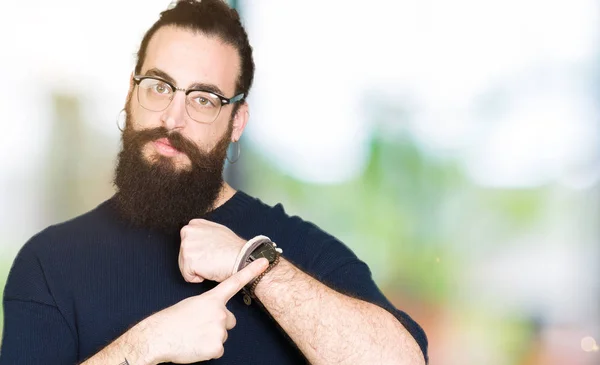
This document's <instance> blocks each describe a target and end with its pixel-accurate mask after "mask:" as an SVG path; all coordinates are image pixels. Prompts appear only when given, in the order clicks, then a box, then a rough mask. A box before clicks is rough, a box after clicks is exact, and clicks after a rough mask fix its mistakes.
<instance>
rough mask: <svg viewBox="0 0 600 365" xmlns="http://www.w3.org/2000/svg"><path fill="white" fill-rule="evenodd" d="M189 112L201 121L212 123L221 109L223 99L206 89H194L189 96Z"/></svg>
mask: <svg viewBox="0 0 600 365" xmlns="http://www.w3.org/2000/svg"><path fill="white" fill-rule="evenodd" d="M186 107H187V111H188V114H189V115H190V117H191V118H192V119H194V120H195V121H198V122H201V123H212V121H214V120H215V119H216V118H217V115H219V111H220V110H221V99H219V97H217V96H216V95H215V94H211V93H209V92H206V91H193V92H191V93H190V94H189V95H188V97H187V103H186Z"/></svg>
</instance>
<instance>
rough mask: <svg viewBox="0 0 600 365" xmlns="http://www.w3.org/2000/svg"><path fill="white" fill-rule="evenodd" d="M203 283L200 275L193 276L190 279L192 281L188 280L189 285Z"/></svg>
mask: <svg viewBox="0 0 600 365" xmlns="http://www.w3.org/2000/svg"><path fill="white" fill-rule="evenodd" d="M203 281H204V278H203V277H202V276H200V275H194V277H193V278H192V280H190V281H189V282H190V283H201V282H203Z"/></svg>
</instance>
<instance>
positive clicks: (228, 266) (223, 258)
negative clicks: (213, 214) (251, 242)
mask: <svg viewBox="0 0 600 365" xmlns="http://www.w3.org/2000/svg"><path fill="white" fill-rule="evenodd" d="M245 243H246V241H245V240H243V239H241V238H240V237H238V236H237V235H236V234H235V233H233V231H231V230H230V229H229V228H227V227H225V226H223V225H221V224H217V223H214V222H211V221H207V220H205V219H192V220H191V221H190V223H189V224H188V225H186V226H185V227H183V228H182V229H181V247H180V249H179V270H180V271H181V275H183V278H184V279H185V281H187V282H190V283H199V282H202V281H204V279H207V280H213V281H217V282H222V281H223V280H225V279H227V278H228V277H229V276H230V275H231V272H232V270H233V265H234V264H235V259H236V258H237V255H238V254H239V252H240V250H241V249H242V247H243V246H244V244H245Z"/></svg>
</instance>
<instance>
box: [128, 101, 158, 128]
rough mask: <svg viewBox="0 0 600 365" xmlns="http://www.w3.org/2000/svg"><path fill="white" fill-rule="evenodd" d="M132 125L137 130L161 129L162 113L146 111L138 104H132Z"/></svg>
mask: <svg viewBox="0 0 600 365" xmlns="http://www.w3.org/2000/svg"><path fill="white" fill-rule="evenodd" d="M132 104H133V105H132V108H131V110H132V113H131V119H130V121H131V124H132V126H133V128H134V129H135V130H140V129H150V128H156V127H160V126H161V125H162V124H161V121H160V113H157V112H152V111H149V110H146V109H144V108H142V107H141V106H139V104H137V102H134V103H132Z"/></svg>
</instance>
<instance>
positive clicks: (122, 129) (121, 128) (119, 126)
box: [117, 108, 127, 132]
mask: <svg viewBox="0 0 600 365" xmlns="http://www.w3.org/2000/svg"><path fill="white" fill-rule="evenodd" d="M123 114H125V118H122V117H121V116H122V115H123ZM126 118H127V112H126V111H125V108H123V109H121V111H120V112H119V114H118V115H117V128H119V130H120V131H121V132H123V131H124V130H125V120H126ZM121 120H123V127H121V123H120V122H121Z"/></svg>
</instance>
